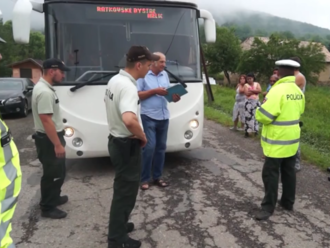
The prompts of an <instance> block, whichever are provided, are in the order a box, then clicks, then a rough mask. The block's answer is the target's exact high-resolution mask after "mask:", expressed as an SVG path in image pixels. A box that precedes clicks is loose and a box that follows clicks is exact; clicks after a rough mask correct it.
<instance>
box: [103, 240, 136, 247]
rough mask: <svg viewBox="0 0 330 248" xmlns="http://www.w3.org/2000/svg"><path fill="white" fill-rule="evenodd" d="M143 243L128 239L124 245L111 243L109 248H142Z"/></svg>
mask: <svg viewBox="0 0 330 248" xmlns="http://www.w3.org/2000/svg"><path fill="white" fill-rule="evenodd" d="M140 247H141V242H140V241H138V240H135V239H131V238H128V240H127V241H126V242H124V243H121V244H118V243H116V242H115V241H109V243H108V248H140Z"/></svg>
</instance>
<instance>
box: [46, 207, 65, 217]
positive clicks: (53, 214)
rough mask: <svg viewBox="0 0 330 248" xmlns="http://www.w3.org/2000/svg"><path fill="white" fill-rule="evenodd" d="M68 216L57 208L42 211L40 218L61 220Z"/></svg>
mask: <svg viewBox="0 0 330 248" xmlns="http://www.w3.org/2000/svg"><path fill="white" fill-rule="evenodd" d="M67 215H68V214H67V213H66V212H64V211H62V210H60V209H58V208H54V209H52V210H48V211H42V212H41V216H42V217H45V218H51V219H63V218H65V217H66V216H67Z"/></svg>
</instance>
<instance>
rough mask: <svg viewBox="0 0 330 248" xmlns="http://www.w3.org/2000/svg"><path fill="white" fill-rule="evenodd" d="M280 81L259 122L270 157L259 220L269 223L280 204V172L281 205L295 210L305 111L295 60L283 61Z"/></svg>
mask: <svg viewBox="0 0 330 248" xmlns="http://www.w3.org/2000/svg"><path fill="white" fill-rule="evenodd" d="M276 65H278V66H279V76H280V79H279V80H278V81H277V82H276V83H275V84H274V85H273V86H272V88H271V89H270V91H269V93H268V94H267V96H266V98H265V101H264V103H263V104H262V105H261V107H260V108H258V109H257V111H256V119H257V121H259V122H261V123H262V124H263V128H262V134H261V145H262V149H263V152H264V155H265V157H266V159H265V163H264V167H263V170H262V181H263V183H264V188H265V195H264V198H263V201H262V203H261V210H260V211H259V212H258V213H256V216H255V217H256V219H257V220H266V219H268V218H269V217H270V216H271V215H272V214H273V212H274V210H275V207H276V202H277V193H278V183H279V173H280V172H281V179H282V186H283V193H282V197H281V199H280V202H279V204H280V205H281V206H282V207H283V208H284V209H286V210H292V209H293V205H294V202H295V195H296V173H295V161H296V153H297V150H298V146H299V142H300V125H299V122H300V116H301V115H302V114H303V112H304V110H305V98H304V95H303V93H302V92H301V90H300V89H299V87H298V86H297V85H296V84H295V77H294V76H293V73H294V68H297V67H300V64H299V63H298V62H296V61H293V60H280V61H277V62H276Z"/></svg>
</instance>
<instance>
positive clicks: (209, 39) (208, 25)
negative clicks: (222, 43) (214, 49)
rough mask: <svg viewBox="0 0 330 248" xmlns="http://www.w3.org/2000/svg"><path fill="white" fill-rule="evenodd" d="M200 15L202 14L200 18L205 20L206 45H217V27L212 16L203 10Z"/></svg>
mask: <svg viewBox="0 0 330 248" xmlns="http://www.w3.org/2000/svg"><path fill="white" fill-rule="evenodd" d="M199 13H200V17H201V18H203V19H204V31H205V41H206V43H215V41H216V25H215V21H214V19H213V16H212V14H211V13H210V12H209V11H207V10H205V9H201V10H200V11H199Z"/></svg>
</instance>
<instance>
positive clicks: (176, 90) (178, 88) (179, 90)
mask: <svg viewBox="0 0 330 248" xmlns="http://www.w3.org/2000/svg"><path fill="white" fill-rule="evenodd" d="M166 90H167V95H165V98H166V100H167V101H168V102H173V94H178V95H179V96H183V95H185V94H187V93H188V91H186V89H185V88H184V87H183V86H182V84H176V85H174V86H171V87H169V88H167V89H166Z"/></svg>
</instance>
